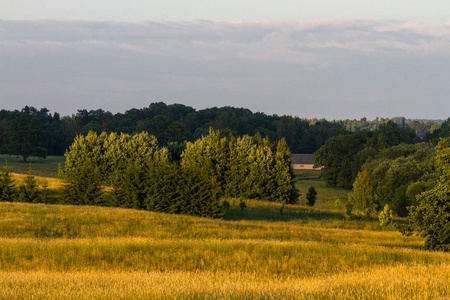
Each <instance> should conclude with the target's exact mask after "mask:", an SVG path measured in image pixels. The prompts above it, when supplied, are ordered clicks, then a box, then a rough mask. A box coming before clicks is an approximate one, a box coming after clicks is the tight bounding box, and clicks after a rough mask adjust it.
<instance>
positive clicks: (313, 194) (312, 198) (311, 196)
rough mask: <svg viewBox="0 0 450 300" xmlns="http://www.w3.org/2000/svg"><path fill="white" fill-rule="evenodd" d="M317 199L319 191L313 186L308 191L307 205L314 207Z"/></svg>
mask: <svg viewBox="0 0 450 300" xmlns="http://www.w3.org/2000/svg"><path fill="white" fill-rule="evenodd" d="M316 199H317V191H316V189H315V188H314V187H313V186H311V187H309V189H308V193H306V201H307V202H306V204H308V205H309V206H314V204H315V203H316Z"/></svg>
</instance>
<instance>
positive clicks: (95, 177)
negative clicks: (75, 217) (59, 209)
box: [61, 162, 103, 205]
mask: <svg viewBox="0 0 450 300" xmlns="http://www.w3.org/2000/svg"><path fill="white" fill-rule="evenodd" d="M100 178H101V176H100V172H99V168H98V167H97V166H95V165H94V164H93V163H88V162H83V163H82V164H81V165H79V166H77V169H76V172H73V173H70V174H68V176H66V178H65V184H64V186H63V188H62V192H61V202H62V203H65V204H75V205H99V204H101V203H102V199H101V197H102V194H103V190H102V184H101V180H100Z"/></svg>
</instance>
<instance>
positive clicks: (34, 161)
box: [0, 155, 65, 178]
mask: <svg viewBox="0 0 450 300" xmlns="http://www.w3.org/2000/svg"><path fill="white" fill-rule="evenodd" d="M64 162H65V157H64V156H48V157H47V158H46V159H43V158H36V157H29V158H28V159H27V162H26V163H23V162H22V158H21V157H17V156H11V155H0V167H1V168H2V169H3V167H4V166H5V164H6V163H7V164H8V168H9V170H10V171H11V172H14V173H18V174H27V173H28V171H29V169H30V166H31V169H32V170H33V173H34V175H36V176H42V177H51V178H56V177H58V164H59V163H61V165H62V166H64Z"/></svg>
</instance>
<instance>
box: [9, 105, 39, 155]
mask: <svg viewBox="0 0 450 300" xmlns="http://www.w3.org/2000/svg"><path fill="white" fill-rule="evenodd" d="M45 146H46V142H45V134H44V131H43V129H42V126H41V122H39V120H38V119H37V118H36V117H33V116H31V115H28V114H21V115H20V116H19V117H18V118H16V119H14V121H12V123H11V137H10V142H9V145H8V147H7V152H8V153H9V154H12V155H20V156H22V161H23V162H26V161H27V158H28V157H29V156H36V157H42V158H46V157H47V149H46V148H45Z"/></svg>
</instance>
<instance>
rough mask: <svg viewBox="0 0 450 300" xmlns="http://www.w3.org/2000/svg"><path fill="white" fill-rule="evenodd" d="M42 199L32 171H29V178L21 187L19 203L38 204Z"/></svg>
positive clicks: (26, 178) (27, 177)
mask: <svg viewBox="0 0 450 300" xmlns="http://www.w3.org/2000/svg"><path fill="white" fill-rule="evenodd" d="M40 200H41V197H40V193H39V188H38V184H37V181H36V178H35V177H34V175H33V172H32V170H31V165H30V170H29V171H28V174H27V176H26V177H25V180H24V182H23V184H21V185H20V186H19V201H21V202H28V203H38V202H40Z"/></svg>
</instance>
